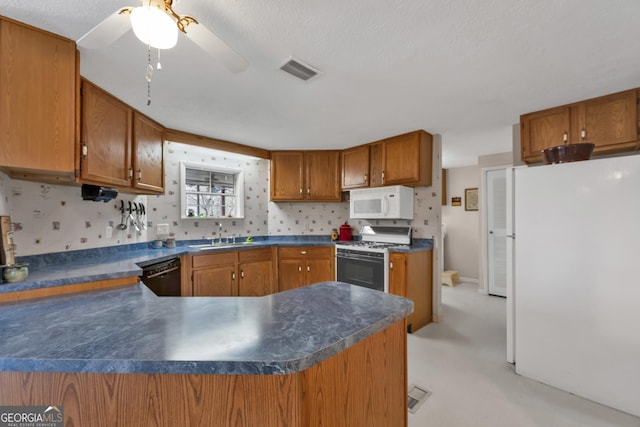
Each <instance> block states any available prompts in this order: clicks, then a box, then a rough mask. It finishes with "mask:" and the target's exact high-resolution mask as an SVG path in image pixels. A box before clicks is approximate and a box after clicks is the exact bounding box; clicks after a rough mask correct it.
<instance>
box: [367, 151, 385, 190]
mask: <svg viewBox="0 0 640 427" xmlns="http://www.w3.org/2000/svg"><path fill="white" fill-rule="evenodd" d="M383 171H384V142H383V141H380V142H374V143H372V144H370V157H369V185H370V186H371V187H382V186H383V185H384V180H383V176H384V175H383Z"/></svg>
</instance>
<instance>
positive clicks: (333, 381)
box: [301, 321, 407, 427]
mask: <svg viewBox="0 0 640 427" xmlns="http://www.w3.org/2000/svg"><path fill="white" fill-rule="evenodd" d="M406 339H407V336H406V333H405V322H404V321H401V322H397V323H396V324H394V325H392V326H390V327H389V328H387V329H385V330H383V331H381V332H379V333H377V334H375V335H374V336H372V337H370V338H368V339H366V340H364V341H361V342H360V343H358V344H356V345H355V346H353V347H350V348H348V349H346V350H345V351H344V352H343V353H341V354H339V355H337V356H334V357H332V358H330V359H327V360H325V361H324V362H322V363H320V364H319V365H316V366H312V367H311V368H309V369H307V370H306V371H303V372H302V373H301V375H302V378H303V381H302V394H303V406H302V425H303V426H314V427H315V426H331V427H404V426H406V425H407V372H406V365H407V364H406V360H407V355H406V345H407V343H406Z"/></svg>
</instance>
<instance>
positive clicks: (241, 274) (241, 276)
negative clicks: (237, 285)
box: [240, 270, 244, 279]
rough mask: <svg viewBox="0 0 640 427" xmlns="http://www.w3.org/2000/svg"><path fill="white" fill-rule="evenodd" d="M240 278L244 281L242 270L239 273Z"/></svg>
mask: <svg viewBox="0 0 640 427" xmlns="http://www.w3.org/2000/svg"><path fill="white" fill-rule="evenodd" d="M240 278H241V279H244V270H242V271H240Z"/></svg>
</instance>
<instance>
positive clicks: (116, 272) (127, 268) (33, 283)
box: [0, 236, 431, 294]
mask: <svg viewBox="0 0 640 427" xmlns="http://www.w3.org/2000/svg"><path fill="white" fill-rule="evenodd" d="M312 237H313V236H312ZM208 242H209V241H207V240H202V241H200V240H198V241H186V242H178V246H177V247H176V248H173V249H167V248H161V249H154V248H151V247H150V245H148V244H137V245H128V246H123V247H118V246H112V247H106V248H98V249H90V250H85V251H71V252H61V253H56V254H50V255H36V256H31V257H24V259H19V260H18V261H19V262H27V263H29V276H28V277H27V279H26V280H25V281H22V282H16V283H6V282H1V283H0V294H2V293H8V292H16V291H24V290H30V289H40V288H48V287H54V286H63V285H70V284H75V283H84V282H95V281H100V280H109V279H118V278H122V277H135V276H140V275H141V274H142V268H141V267H144V266H146V265H149V264H152V263H155V262H160V261H164V260H167V259H171V258H175V257H177V256H180V255H184V254H192V255H195V254H202V253H206V252H212V251H225V250H226V251H228V250H246V249H256V248H259V247H265V246H266V247H271V246H333V245H334V243H333V242H331V241H330V240H320V239H313V238H303V236H279V237H269V238H257V239H256V240H255V242H256V243H257V244H255V245H250V246H242V245H237V246H236V247H234V248H228V247H227V248H216V249H208V250H206V251H202V250H198V249H192V248H189V245H196V244H204V243H208ZM416 250H420V251H423V250H431V246H429V244H428V242H427V244H426V245H425V244H419V245H414V246H412V247H411V248H410V249H402V250H400V249H399V250H398V251H403V252H408V251H416Z"/></svg>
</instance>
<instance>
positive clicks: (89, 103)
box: [80, 81, 133, 187]
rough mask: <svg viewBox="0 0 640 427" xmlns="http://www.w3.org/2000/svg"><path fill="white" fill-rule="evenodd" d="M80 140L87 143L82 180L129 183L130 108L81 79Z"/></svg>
mask: <svg viewBox="0 0 640 427" xmlns="http://www.w3.org/2000/svg"><path fill="white" fill-rule="evenodd" d="M82 144H83V145H84V146H86V153H84V154H83V156H82V163H81V174H80V177H81V178H82V180H85V181H91V182H95V183H98V184H105V185H114V186H119V187H130V186H131V177H132V175H133V169H132V167H131V157H130V153H131V108H129V106H128V105H126V104H125V103H123V102H121V101H119V100H118V99H116V98H114V97H113V96H111V95H110V94H108V93H107V92H104V91H103V90H101V89H99V88H98V87H96V86H94V85H92V84H90V83H88V82H86V81H83V82H82ZM83 149H84V148H83Z"/></svg>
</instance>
